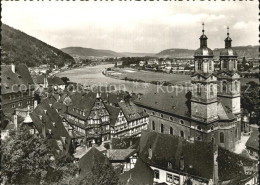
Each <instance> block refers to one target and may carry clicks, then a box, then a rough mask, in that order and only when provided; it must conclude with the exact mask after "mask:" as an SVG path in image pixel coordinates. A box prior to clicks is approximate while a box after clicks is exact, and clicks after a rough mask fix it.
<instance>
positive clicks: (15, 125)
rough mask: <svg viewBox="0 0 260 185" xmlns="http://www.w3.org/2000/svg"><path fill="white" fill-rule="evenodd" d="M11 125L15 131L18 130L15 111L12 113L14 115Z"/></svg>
mask: <svg viewBox="0 0 260 185" xmlns="http://www.w3.org/2000/svg"><path fill="white" fill-rule="evenodd" d="M13 123H14V129H15V130H16V131H17V129H18V119H17V114H16V111H14V114H13Z"/></svg>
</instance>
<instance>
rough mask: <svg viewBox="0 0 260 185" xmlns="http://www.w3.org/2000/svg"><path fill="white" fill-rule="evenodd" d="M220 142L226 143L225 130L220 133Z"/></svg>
mask: <svg viewBox="0 0 260 185" xmlns="http://www.w3.org/2000/svg"><path fill="white" fill-rule="evenodd" d="M219 142H220V143H224V142H225V138H224V133H223V132H220V134H219Z"/></svg>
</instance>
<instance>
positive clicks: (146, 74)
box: [113, 69, 190, 84]
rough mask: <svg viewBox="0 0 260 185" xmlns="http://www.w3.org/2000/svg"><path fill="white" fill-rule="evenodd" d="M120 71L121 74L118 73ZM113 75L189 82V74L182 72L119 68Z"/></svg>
mask: <svg viewBox="0 0 260 185" xmlns="http://www.w3.org/2000/svg"><path fill="white" fill-rule="evenodd" d="M118 72H119V73H121V74H118ZM113 76H117V77H118V78H119V79H125V78H128V79H134V80H142V81H145V82H153V81H158V82H163V81H166V82H170V83H172V84H182V83H185V82H190V75H184V74H167V73H161V72H153V71H138V70H132V69H119V70H117V71H116V73H114V74H113Z"/></svg>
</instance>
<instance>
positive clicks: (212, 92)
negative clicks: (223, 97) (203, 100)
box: [209, 84, 214, 95]
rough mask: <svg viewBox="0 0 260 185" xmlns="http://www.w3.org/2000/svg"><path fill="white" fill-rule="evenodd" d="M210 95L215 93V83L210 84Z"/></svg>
mask: <svg viewBox="0 0 260 185" xmlns="http://www.w3.org/2000/svg"><path fill="white" fill-rule="evenodd" d="M209 90H210V95H214V91H213V84H211V85H210V89H209Z"/></svg>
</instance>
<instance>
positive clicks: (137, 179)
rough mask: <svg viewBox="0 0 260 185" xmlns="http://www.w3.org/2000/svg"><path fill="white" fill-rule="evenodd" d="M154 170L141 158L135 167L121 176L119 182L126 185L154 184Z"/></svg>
mask: <svg viewBox="0 0 260 185" xmlns="http://www.w3.org/2000/svg"><path fill="white" fill-rule="evenodd" d="M153 178H154V172H153V170H152V169H151V168H150V167H149V166H147V165H146V164H145V163H144V162H143V161H142V160H141V159H140V158H138V159H137V161H136V164H135V167H134V168H133V169H131V170H129V171H127V172H125V173H123V174H121V175H120V176H119V182H120V183H122V184H126V185H137V184H138V185H141V184H142V185H145V184H153Z"/></svg>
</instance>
